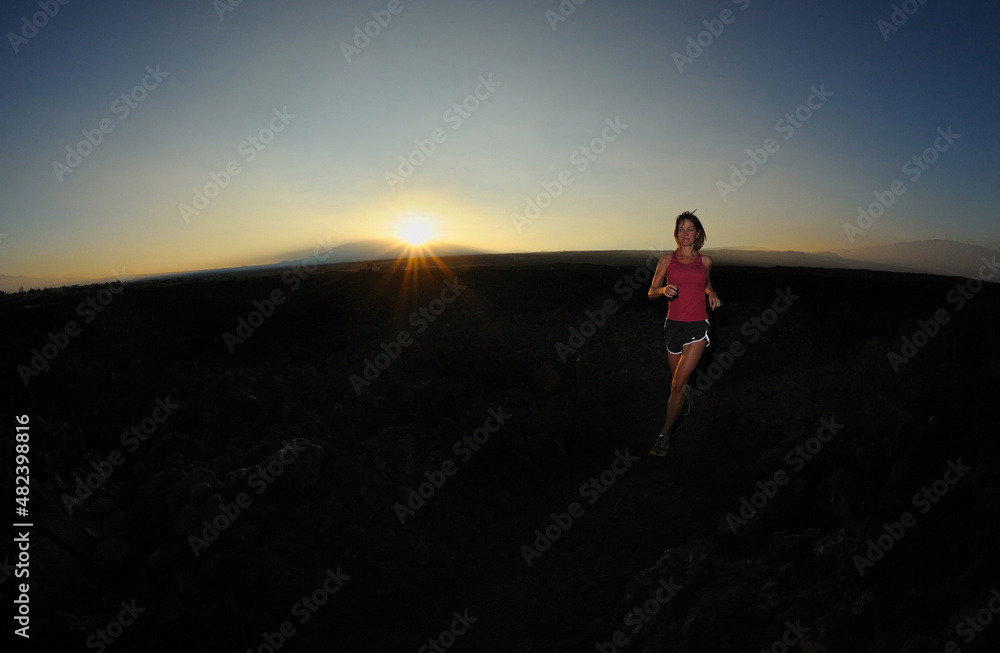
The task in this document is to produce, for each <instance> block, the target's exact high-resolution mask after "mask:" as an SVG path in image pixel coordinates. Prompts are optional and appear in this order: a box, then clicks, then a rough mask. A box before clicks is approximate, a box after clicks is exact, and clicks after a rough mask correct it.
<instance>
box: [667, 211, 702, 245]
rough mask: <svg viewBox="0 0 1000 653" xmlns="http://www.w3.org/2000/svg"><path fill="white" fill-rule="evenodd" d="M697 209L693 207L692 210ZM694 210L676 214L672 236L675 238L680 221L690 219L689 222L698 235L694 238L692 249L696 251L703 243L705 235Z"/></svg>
mask: <svg viewBox="0 0 1000 653" xmlns="http://www.w3.org/2000/svg"><path fill="white" fill-rule="evenodd" d="M697 210H698V209H695V210H694V211H697ZM694 211H685V212H684V213H681V214H680V215H679V216H677V222H676V223H675V224H674V238H677V232H678V231H680V228H681V223H682V222H684V221H685V220H690V221H691V224H693V225H694V228H695V231H697V232H698V235H697V236H696V237H695V239H694V249H695V251H698V250H699V249H701V246H702V245H704V244H705V239H706V236H705V228H704V227H702V226H701V220H699V219H698V216H696V215H695V214H694Z"/></svg>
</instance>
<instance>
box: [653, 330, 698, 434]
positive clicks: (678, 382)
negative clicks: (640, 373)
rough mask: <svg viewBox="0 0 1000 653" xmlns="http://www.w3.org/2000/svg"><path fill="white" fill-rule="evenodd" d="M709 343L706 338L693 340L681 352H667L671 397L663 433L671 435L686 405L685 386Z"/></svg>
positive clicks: (661, 432) (668, 401)
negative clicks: (682, 408) (682, 407)
mask: <svg viewBox="0 0 1000 653" xmlns="http://www.w3.org/2000/svg"><path fill="white" fill-rule="evenodd" d="M707 344H708V343H707V342H706V341H705V340H699V341H698V342H692V343H690V344H687V345H684V347H683V348H682V349H681V353H680V354H672V353H670V352H669V351H668V352H667V360H668V361H669V363H670V377H671V379H670V399H668V400H667V420H666V422H664V423H663V430H662V431H660V434H661V435H669V434H670V429H671V427H673V425H674V422H675V421H677V416H678V415H679V414H680V412H681V406H683V405H684V386H686V385H687V382H688V379H689V378H691V374H692V373H693V372H694V368H695V367H696V366H697V365H698V360H699V359H701V354H702V352H704V351H705V346H706V345H707Z"/></svg>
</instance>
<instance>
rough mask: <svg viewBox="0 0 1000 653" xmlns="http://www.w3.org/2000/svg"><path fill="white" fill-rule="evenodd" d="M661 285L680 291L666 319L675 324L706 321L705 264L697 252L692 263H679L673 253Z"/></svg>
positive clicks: (671, 304)
mask: <svg viewBox="0 0 1000 653" xmlns="http://www.w3.org/2000/svg"><path fill="white" fill-rule="evenodd" d="M663 283H664V285H666V284H668V283H669V284H672V285H674V286H677V287H678V288H679V289H680V293H679V294H678V296H677V299H675V300H673V301H672V302H670V308H669V309H668V311H667V319H669V320H676V321H677V322H698V321H700V320H707V319H708V311H707V310H706V309H705V286H706V285H707V277H706V275H705V264H704V263H702V261H701V254H700V253H699V252H695V261H694V262H693V263H681V262H680V261H678V260H677V252H676V251H674V253H673V255H672V256H671V257H670V263H669V264H667V277H666V279H664V280H663Z"/></svg>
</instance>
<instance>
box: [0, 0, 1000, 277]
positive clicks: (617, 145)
mask: <svg viewBox="0 0 1000 653" xmlns="http://www.w3.org/2000/svg"><path fill="white" fill-rule="evenodd" d="M894 4H895V6H896V7H899V9H898V11H897V12H896V22H897V23H899V24H898V29H895V30H892V31H887V30H886V29H885V28H884V25H886V24H892V23H891V21H892V17H893V13H894V11H895V10H894ZM220 6H225V7H227V8H229V9H231V11H225V12H221V11H220V9H219V7H220ZM45 7H48V9H49V13H54V15H52V16H46V15H44V14H43V13H40V12H44V10H45V9H44V8H45ZM55 7H57V8H58V11H57V12H54V8H55ZM560 7H562V14H560V13H559V12H560ZM569 8H573V10H572V13H570V12H569ZM904 10H909V11H910V13H909V14H907V13H906V11H904ZM372 12H375V13H374V15H373V13H372ZM393 12H395V13H393ZM547 12H549V13H547ZM564 14H565V15H564ZM220 16H221V17H220ZM553 16H558V17H559V18H560V19H562V18H565V20H558V21H557V20H555V19H553ZM902 16H905V17H906V20H905V22H903V21H902V20H901V17H902ZM25 19H27V21H28V22H29V24H30V23H31V22H32V21H34V23H35V25H41V26H40V27H37V29H32V28H31V27H28V28H25V23H24V21H25ZM379 19H381V20H382V22H383V23H384V24H379V23H378V20H379ZM998 19H1000V9H998V5H997V4H996V3H987V2H966V3H962V4H961V5H960V6H954V5H951V4H948V3H945V2H942V1H941V0H926V1H925V2H924V3H923V4H920V2H919V1H918V0H911V1H910V2H906V3H898V2H897V3H892V2H885V3H883V2H860V1H847V2H832V1H827V2H823V1H815V0H811V1H808V2H792V1H787V2H778V3H764V2H762V1H761V0H739V1H737V2H733V1H730V0H718V1H713V2H694V1H681V2H612V1H611V0H587V1H586V2H584V3H583V4H580V5H576V4H574V3H573V2H571V0H566V1H565V2H563V3H562V4H560V2H558V1H556V0H549V1H541V2H527V1H520V0H513V1H509V2H503V3H501V2H477V1H469V0H466V1H463V2H458V1H447V0H442V1H433V0H399V2H398V3H395V2H390V1H389V0H373V1H371V2H368V1H355V0H352V1H348V2H339V3H320V2H311V1H301V2H296V1H284V2H282V1H278V0H243V2H242V3H240V4H238V5H236V6H235V7H233V6H231V5H229V4H228V3H227V2H226V0H221V1H220V2H216V3H213V2H211V1H210V0H197V1H194V0H182V1H176V2H171V3H167V2H163V1H155V0H154V1H152V2H146V3H128V2H123V1H116V0H109V1H105V2H100V3H98V2H93V1H88V0H69V1H68V2H67V3H66V4H59V3H58V1H57V0H42V1H41V3H40V2H39V1H38V0H35V1H33V2H25V1H20V0H17V1H13V2H9V3H7V4H6V5H5V6H4V8H3V9H2V10H0V28H2V31H3V33H4V35H5V38H4V43H3V44H0V79H2V88H3V89H4V90H3V93H4V101H3V102H2V103H0V118H2V124H3V125H4V130H3V131H4V137H3V141H2V143H3V146H2V149H0V206H2V213H0V233H2V234H3V237H2V240H0V274H6V275H29V276H36V277H38V276H46V277H53V276H63V275H70V276H77V277H84V278H93V277H105V276H108V275H109V273H110V270H113V269H121V268H123V267H124V268H125V269H126V270H127V271H128V273H130V274H135V275H138V274H150V273H163V272H171V271H178V270H193V269H206V268H215V267H225V266H230V265H239V264H252V263H263V262H271V261H274V260H279V259H280V257H281V255H282V254H283V253H285V252H289V251H295V250H302V249H307V248H309V249H311V248H313V247H314V246H316V244H317V243H318V242H322V243H327V244H330V243H332V244H338V243H346V242H351V241H356V240H361V239H368V238H381V237H395V236H398V235H399V233H400V229H401V228H402V225H403V224H404V223H405V222H406V221H407V220H422V221H424V222H426V224H427V226H428V228H429V229H431V232H432V236H433V237H435V238H437V239H440V240H444V241H448V242H454V243H462V244H467V245H470V246H474V247H479V248H483V249H489V250H495V251H525V250H526V251H542V250H577V249H638V250H645V249H649V248H657V249H660V248H663V247H668V246H671V244H672V238H671V235H670V231H671V228H672V224H673V217H674V216H676V215H677V214H678V213H680V212H681V211H684V210H689V209H698V215H699V216H702V219H703V220H704V223H705V228H706V231H707V233H708V236H709V240H708V244H707V246H708V247H727V246H728V247H739V246H748V247H762V248H768V249H798V250H803V251H821V250H833V249H842V248H853V247H863V246H870V245H880V244H888V243H894V242H900V241H910V240H920V239H933V238H939V239H948V240H957V241H960V242H967V243H973V244H979V245H985V246H987V247H993V248H1000V226H998V224H1000V223H998V221H997V220H996V218H997V214H998V208H1000V191H998V187H1000V186H998V184H997V183H996V180H997V179H998V178H1000V164H998V157H1000V146H998V143H1000V138H998V136H1000V133H998V131H1000V130H998V127H997V122H996V119H995V114H996V109H995V108H996V106H997V100H998V99H1000V98H998V95H1000V92H998V90H997V84H996V75H997V71H998V70H1000V65H998V64H1000V48H998V46H997V45H996V39H995V38H994V36H993V34H992V33H991V32H992V30H993V28H994V26H995V25H996V24H997V23H998ZM373 21H374V22H373ZM879 21H885V22H884V23H883V27H880V26H879ZM706 23H707V24H706ZM32 27H34V26H32ZM894 27H897V26H896V25H894ZM356 28H357V29H358V30H360V31H362V32H363V31H364V30H365V29H366V28H367V30H368V32H369V34H374V36H369V37H367V38H368V40H367V42H365V40H364V38H363V37H359V36H358V31H357V30H356ZM713 31H714V32H716V33H715V34H713V33H712V32H713ZM886 37H887V38H886ZM689 38H690V39H691V41H689V40H688V39H689ZM355 39H357V40H355ZM692 41H693V42H694V43H696V44H697V43H699V42H700V43H701V45H698V46H693V45H691V43H692ZM345 44H347V45H345ZM360 46H363V47H360ZM352 48H354V49H353V50H352ZM699 48H700V51H699ZM681 56H684V57H687V60H684V59H681V58H680V57H681ZM679 63H680V65H678V64H679ZM144 84H145V86H144ZM817 91H819V92H820V94H821V96H822V101H820V99H819V97H820V96H817V95H816V92H817ZM123 94H124V97H123ZM456 104H458V107H456V106H455V105H456ZM810 104H811V105H812V107H811V108H806V107H809V105H810ZM797 111H798V114H796V112H797ZM786 114H791V119H792V120H794V123H793V122H791V121H789V120H788V119H786ZM796 115H798V118H796ZM803 117H805V120H802V118H803ZM793 124H794V125H795V126H794V127H791V125H793ZM609 125H616V127H615V128H613V129H612V128H611V127H609ZM102 126H103V127H104V131H102V129H101V128H102ZM949 129H950V132H949V131H948V130H949ZM939 130H944V131H945V133H951V134H953V135H954V136H952V137H950V138H947V139H944V138H943V137H941V136H940V134H941V132H940V131H939ZM87 134H89V135H90V140H91V141H99V142H97V144H96V145H92V144H91V143H88V142H87ZM769 139H772V140H769ZM265 141H266V142H265ZM81 143H82V144H81ZM935 144H937V146H938V147H937V148H936V149H935ZM421 147H422V148H423V150H424V152H421V151H420V150H421ZM67 148H69V150H67ZM580 148H585V149H584V150H581V149H580ZM929 148H930V149H929ZM747 150H750V151H751V152H750V153H748V152H747ZM765 154H766V156H767V159H766V160H763V156H764V155H765ZM914 156H917V157H920V158H918V160H917V161H916V162H914V161H912V158H913V157H914ZM400 157H402V158H403V159H404V160H406V159H409V161H408V164H409V165H410V166H411V167H406V165H405V164H404V165H403V167H402V168H401V167H400V165H401V164H400ZM752 157H756V158H757V162H754V161H753V160H752ZM931 159H933V160H931ZM70 164H73V165H70ZM227 166H228V167H229V171H228V172H227ZM733 166H735V167H736V169H737V170H738V169H740V168H741V167H742V168H743V171H744V172H745V173H748V174H745V175H744V177H745V180H744V182H743V183H742V185H739V187H737V185H736V184H737V182H739V181H740V178H739V176H737V177H735V178H733V174H734V173H733ZM916 170H919V171H920V176H919V178H914V176H915V171H916ZM392 175H396V176H395V177H393V176H392ZM560 179H561V180H562V181H560ZM896 180H898V181H899V182H901V184H902V185H901V186H900V185H899V184H897V186H896V190H897V192H895V193H894V192H892V190H891V189H892V184H893V182H894V181H896ZM727 185H728V186H727ZM902 189H905V190H902ZM900 190H902V192H898V191H900ZM199 193H200V194H208V195H213V197H212V198H211V199H208V198H204V199H201V200H200V199H199ZM876 193H879V194H880V195H878V196H876V195H875V194H876ZM879 198H881V199H879ZM529 199H531V200H532V201H534V202H535V203H536V205H539V206H540V208H539V209H538V210H537V211H533V210H530V209H529V208H528V204H529V203H528V200H529ZM879 202H881V203H882V206H881V207H875V211H876V212H878V213H880V215H879V216H877V219H873V220H872V221H871V222H867V223H866V222H864V221H862V226H861V227H859V209H861V208H864V209H866V210H867V209H869V208H871V205H872V203H879ZM182 205H184V206H186V207H189V208H188V209H185V208H184V206H182ZM541 205H544V207H541ZM199 207H200V208H199ZM880 208H881V210H879V209H880ZM195 211H197V212H195ZM845 223H846V224H850V225H854V226H855V227H858V229H859V231H855V232H854V233H853V238H849V231H850V230H845V227H844V225H845ZM865 224H866V225H867V226H864V225H865ZM862 227H863V228H862Z"/></svg>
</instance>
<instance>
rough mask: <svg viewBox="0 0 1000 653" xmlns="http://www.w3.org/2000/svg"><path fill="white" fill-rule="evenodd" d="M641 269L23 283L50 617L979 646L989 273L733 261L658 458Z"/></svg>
mask: <svg viewBox="0 0 1000 653" xmlns="http://www.w3.org/2000/svg"><path fill="white" fill-rule="evenodd" d="M636 278H638V279H641V280H642V282H639V281H636V282H635V283H632V281H631V280H633V279H636ZM647 279H648V271H646V270H644V269H643V268H642V260H637V261H636V266H635V267H610V266H587V265H564V264H560V265H554V266H550V267H547V268H538V269H500V268H492V267H487V266H484V267H471V268H470V267H462V268H458V269H445V270H437V269H434V270H426V269H423V270H414V269H410V270H407V271H403V272H395V273H383V272H371V273H367V272H365V273H356V272H341V271H326V272H323V271H315V270H313V271H299V273H298V274H297V275H293V276H287V275H286V276H285V277H282V276H279V275H276V276H267V275H263V276H256V277H253V278H215V279H208V280H200V281H184V282H156V283H133V284H128V285H126V286H123V287H115V288H113V289H105V290H104V291H103V293H101V289H99V288H97V287H91V288H87V289H79V290H74V291H71V292H69V293H62V294H60V293H42V294H34V295H31V296H23V295H14V296H6V297H4V298H3V299H2V301H0V322H2V324H3V332H4V333H5V335H6V337H5V338H4V340H3V343H2V345H0V355H2V357H3V360H4V365H3V368H4V372H5V374H6V375H7V382H6V383H7V386H8V387H10V388H12V390H11V391H10V392H8V393H5V395H6V396H5V397H4V399H3V401H4V404H5V410H4V418H3V419H4V429H5V432H8V433H9V432H11V431H12V430H13V429H12V426H13V419H12V417H11V416H12V415H22V414H24V415H28V416H29V418H30V429H31V430H30V433H31V456H30V457H31V472H32V474H31V495H30V496H31V499H30V506H31V510H32V512H31V517H32V520H33V523H34V527H33V530H32V543H31V556H32V557H31V578H30V580H31V610H32V615H33V618H32V622H31V634H32V643H34V644H38V643H43V642H44V643H48V644H54V645H58V646H59V649H58V650H66V651H72V650H104V649H105V648H107V649H108V650H110V651H112V652H113V651H124V650H133V649H134V650H143V651H174V650H178V649H180V650H191V651H200V650H205V651H219V650H231V651H239V652H243V651H246V650H248V649H249V650H250V651H268V650H278V649H280V650H282V651H313V650H315V651H320V650H322V651H327V650H350V651H421V650H423V651H433V650H437V649H440V650H449V651H452V650H454V651H520V652H529V651H567V652H568V651H594V650H599V651H618V650H624V651H688V652H694V651H730V650H733V651H736V650H740V651H743V650H768V651H784V650H794V648H795V647H798V648H799V649H800V650H802V651H806V652H814V653H818V652H839V651H913V652H918V651H928V652H931V651H934V652H936V651H942V650H948V649H946V646H947V645H948V644H949V642H952V643H953V646H952V648H951V649H950V650H951V651H958V650H959V649H960V650H962V651H965V650H973V651H976V650H981V651H987V650H992V648H993V647H995V646H996V643H997V641H1000V627H998V626H996V625H993V624H992V623H991V622H992V621H993V620H994V619H996V618H997V617H998V616H1000V592H997V589H998V588H1000V573H998V571H1000V570H998V562H997V536H998V529H997V524H996V517H997V515H998V513H1000V493H998V487H997V484H998V478H1000V474H998V472H1000V443H998V440H997V436H996V431H997V428H996V421H995V416H996V414H997V411H996V409H995V407H994V402H995V401H996V397H997V396H998V393H997V389H998V384H1000V346H998V342H1000V320H998V317H1000V311H998V310H997V309H998V305H1000V293H998V292H997V289H996V288H995V287H993V286H988V287H986V288H982V289H979V287H978V286H969V285H968V282H967V281H966V280H963V279H956V278H942V277H932V276H924V275H894V274H888V273H871V272H848V271H823V270H809V269H795V268H770V269H769V268H736V267H728V268H727V267H725V266H721V265H720V266H718V268H717V269H716V270H715V271H714V272H713V281H714V285H715V286H716V288H717V289H718V290H719V294H720V296H721V297H722V299H723V301H724V302H725V303H724V305H723V308H722V309H720V310H719V311H716V312H715V313H714V314H713V315H712V317H711V319H712V332H711V335H712V346H711V347H710V348H709V349H708V350H707V353H706V357H705V358H704V359H703V361H702V363H701V365H700V368H699V369H700V372H701V374H700V375H699V376H697V377H696V389H697V390H698V394H697V396H696V398H695V407H694V411H693V412H692V413H691V415H690V416H688V417H687V418H686V419H685V420H684V421H683V422H682V423H681V424H680V425H679V427H678V429H677V431H676V434H675V436H674V437H673V440H672V444H671V449H670V451H669V452H668V455H667V456H666V457H665V458H663V459H656V458H652V457H650V456H648V455H647V452H648V449H649V445H650V444H651V442H652V439H653V437H654V436H655V434H656V433H657V432H658V430H659V427H660V425H661V424H662V419H663V411H664V408H665V400H666V393H667V389H668V386H669V372H668V370H667V367H666V357H665V354H664V352H663V348H662V340H661V338H660V325H661V323H662V319H663V311H665V309H666V306H665V305H660V304H659V303H656V302H650V301H649V300H648V299H646V296H645V288H646V287H648V280H647ZM449 284H450V285H449ZM633 286H634V287H635V289H633ZM112 290H113V291H114V292H112ZM88 299H91V300H93V303H87V301H88ZM105 300H106V301H105ZM81 302H83V304H81ZM255 302H256V303H255ZM81 305H82V306H83V308H82V309H81V308H80V307H81ZM98 307H99V308H100V310H99V311H98V310H97V308H98ZM255 313H257V314H255ZM88 318H90V319H89V321H88ZM241 319H242V320H244V321H245V322H244V323H242V324H241V322H240V320H241ZM71 320H72V321H74V322H75V323H76V326H77V327H78V329H77V330H74V329H68V330H67V329H66V326H67V322H68V321H71ZM59 333H67V334H69V335H67V336H66V337H65V338H60V337H59ZM49 334H54V336H55V337H54V340H53V338H50V337H49ZM227 334H228V335H227ZM920 334H923V335H920ZM49 342H54V343H55V344H54V346H55V347H57V348H58V347H59V343H60V342H64V343H66V344H65V346H64V347H62V348H60V349H59V351H58V354H56V355H55V356H54V357H52V360H51V361H48V360H45V358H44V354H43V351H42V350H43V348H44V347H45V346H46V345H47V344H48V343H49ZM33 350H37V351H38V353H39V354H42V355H43V358H42V359H39V360H38V361H36V363H37V365H36V367H37V368H43V367H44V369H42V370H41V371H39V372H38V373H37V374H33V372H35V371H36V370H35V368H33V367H32V363H31V361H32V358H33ZM54 351H55V350H54V349H52V348H49V350H48V353H53V352H54ZM43 363H44V365H43ZM369 363H370V364H369ZM19 366H21V367H20V368H19ZM25 379H26V380H27V384H25V383H24V382H23V381H24V380H25ZM5 446H6V447H7V450H6V451H5V459H7V460H13V456H14V451H13V442H12V438H11V437H7V438H5ZM3 473H4V478H3V480H4V483H3V484H4V486H5V487H8V488H9V487H10V486H11V485H12V484H13V478H12V475H13V466H12V465H6V466H5V468H4V472H3ZM12 493H13V491H12V490H11V494H12ZM14 556H15V551H14V550H13V549H9V559H10V560H13V559H14ZM0 575H2V576H3V582H2V583H0V593H2V596H3V601H4V607H5V609H6V610H7V611H8V612H9V613H11V614H13V613H14V605H13V602H14V600H15V598H17V595H16V591H15V590H16V588H15V580H17V579H15V578H13V577H11V570H10V567H9V563H8V564H7V565H5V566H4V571H3V573H2V574H0ZM994 592H996V594H994ZM970 620H971V621H970ZM425 645H426V646H427V648H423V649H421V647H423V646H425Z"/></svg>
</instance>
